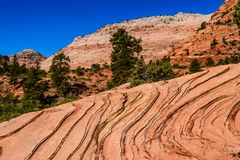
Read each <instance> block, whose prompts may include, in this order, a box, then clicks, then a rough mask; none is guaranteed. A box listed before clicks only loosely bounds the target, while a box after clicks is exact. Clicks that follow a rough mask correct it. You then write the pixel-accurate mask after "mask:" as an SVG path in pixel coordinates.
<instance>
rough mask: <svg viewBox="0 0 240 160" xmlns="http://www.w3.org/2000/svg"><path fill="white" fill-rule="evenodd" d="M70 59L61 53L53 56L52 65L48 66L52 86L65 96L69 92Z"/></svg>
mask: <svg viewBox="0 0 240 160" xmlns="http://www.w3.org/2000/svg"><path fill="white" fill-rule="evenodd" d="M69 62H70V59H69V57H68V56H66V55H65V54H63V53H61V54H58V55H56V56H54V57H53V60H52V65H51V67H50V70H49V72H50V76H51V78H52V86H53V87H56V88H57V89H58V91H59V94H60V95H61V96H66V94H67V93H68V92H69V87H70V83H69V82H68V79H69V76H68V74H69V72H70V66H69Z"/></svg>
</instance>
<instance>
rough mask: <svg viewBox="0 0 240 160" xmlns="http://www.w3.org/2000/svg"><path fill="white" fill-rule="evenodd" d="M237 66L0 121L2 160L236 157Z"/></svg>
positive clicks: (239, 117)
mask: <svg viewBox="0 0 240 160" xmlns="http://www.w3.org/2000/svg"><path fill="white" fill-rule="evenodd" d="M239 68H240V65H239V64H237V65H229V66H220V67H215V68H211V69H209V70H206V71H203V72H199V73H196V74H191V75H188V76H185V77H180V78H177V79H173V80H170V81H165V82H158V83H153V84H145V85H141V86H138V87H135V88H132V89H118V90H112V91H108V92H104V93H101V94H98V95H94V96H91V97H87V98H84V99H81V100H78V101H75V102H72V103H68V104H65V105H62V106H59V107H55V108H50V109H47V110H43V111H41V112H36V113H30V114H26V115H23V116H21V117H18V118H16V119H13V120H11V121H9V122H4V123H2V124H0V153H1V154H0V159H1V160H16V159H17V160H30V159H31V160H43V159H48V160H51V159H56V160H66V159H73V160H75V159H82V160H89V159H105V160H112V159H114V160H120V159H122V160H123V159H124V160H126V159H136V160H141V159H152V160H158V159H159V160H186V159H188V160H190V159H191V160H193V159H199V160H237V159H239V152H240V139H239V137H240V125H239V123H240V86H239V83H240V70H239Z"/></svg>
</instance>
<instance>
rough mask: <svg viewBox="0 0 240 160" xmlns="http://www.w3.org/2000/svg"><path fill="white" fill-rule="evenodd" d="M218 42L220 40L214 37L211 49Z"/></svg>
mask: <svg viewBox="0 0 240 160" xmlns="http://www.w3.org/2000/svg"><path fill="white" fill-rule="evenodd" d="M217 44H218V40H217V39H216V38H214V39H213V41H212V42H211V49H214V48H215V47H216V45H217Z"/></svg>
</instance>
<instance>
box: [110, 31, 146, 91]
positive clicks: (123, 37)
mask: <svg viewBox="0 0 240 160" xmlns="http://www.w3.org/2000/svg"><path fill="white" fill-rule="evenodd" d="M110 42H111V44H112V47H113V51H112V54H111V66H110V68H111V71H112V79H111V81H110V82H109V83H108V87H109V88H112V87H115V86H119V85H121V84H124V83H126V82H127V81H128V79H129V77H130V76H131V72H132V70H133V69H134V68H135V65H136V60H137V58H136V57H135V55H134V54H135V53H140V52H141V51H142V47H141V44H140V43H141V39H136V38H134V37H132V36H131V35H129V34H128V33H127V32H126V30H125V29H123V28H120V29H118V30H117V32H116V33H114V34H113V35H112V37H111V40H110Z"/></svg>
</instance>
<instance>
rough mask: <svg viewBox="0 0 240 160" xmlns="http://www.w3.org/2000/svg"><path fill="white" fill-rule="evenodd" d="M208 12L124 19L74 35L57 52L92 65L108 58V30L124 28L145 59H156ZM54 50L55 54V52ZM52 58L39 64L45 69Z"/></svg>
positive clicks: (74, 62)
mask: <svg viewBox="0 0 240 160" xmlns="http://www.w3.org/2000/svg"><path fill="white" fill-rule="evenodd" d="M209 19H210V15H206V16H205V15H199V14H183V13H179V14H177V15H175V16H156V17H148V18H141V19H136V20H131V21H125V22H122V23H117V24H113V25H108V26H106V27H104V28H102V29H100V30H98V31H97V32H95V33H93V34H90V35H87V36H83V37H78V38H76V39H75V40H74V41H73V43H72V44H70V45H69V46H67V47H66V48H63V49H62V50H60V51H59V52H58V53H62V52H63V53H65V54H67V55H68V56H69V57H70V59H71V66H72V67H73V68H76V67H77V66H79V65H81V66H85V67H88V66H91V64H94V63H106V62H109V60H110V55H111V44H110V42H109V40H110V35H111V33H113V32H115V31H116V29H117V28H120V27H124V28H125V29H126V30H127V31H128V32H129V33H130V34H132V35H133V36H135V37H137V38H141V39H142V46H143V52H142V53H141V54H142V55H143V56H144V58H145V59H146V60H150V59H156V58H159V57H162V56H163V55H166V53H167V52H168V51H169V50H170V49H171V46H172V44H175V43H178V42H180V41H182V40H184V39H187V38H188V37H191V36H192V35H193V34H194V33H195V31H196V30H197V28H198V27H199V25H200V24H201V23H202V22H203V21H208V20H209ZM58 53H56V54H58ZM51 60H52V57H50V58H48V59H47V60H46V61H45V62H43V63H42V67H43V68H45V69H48V68H49V66H50V64H51Z"/></svg>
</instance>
